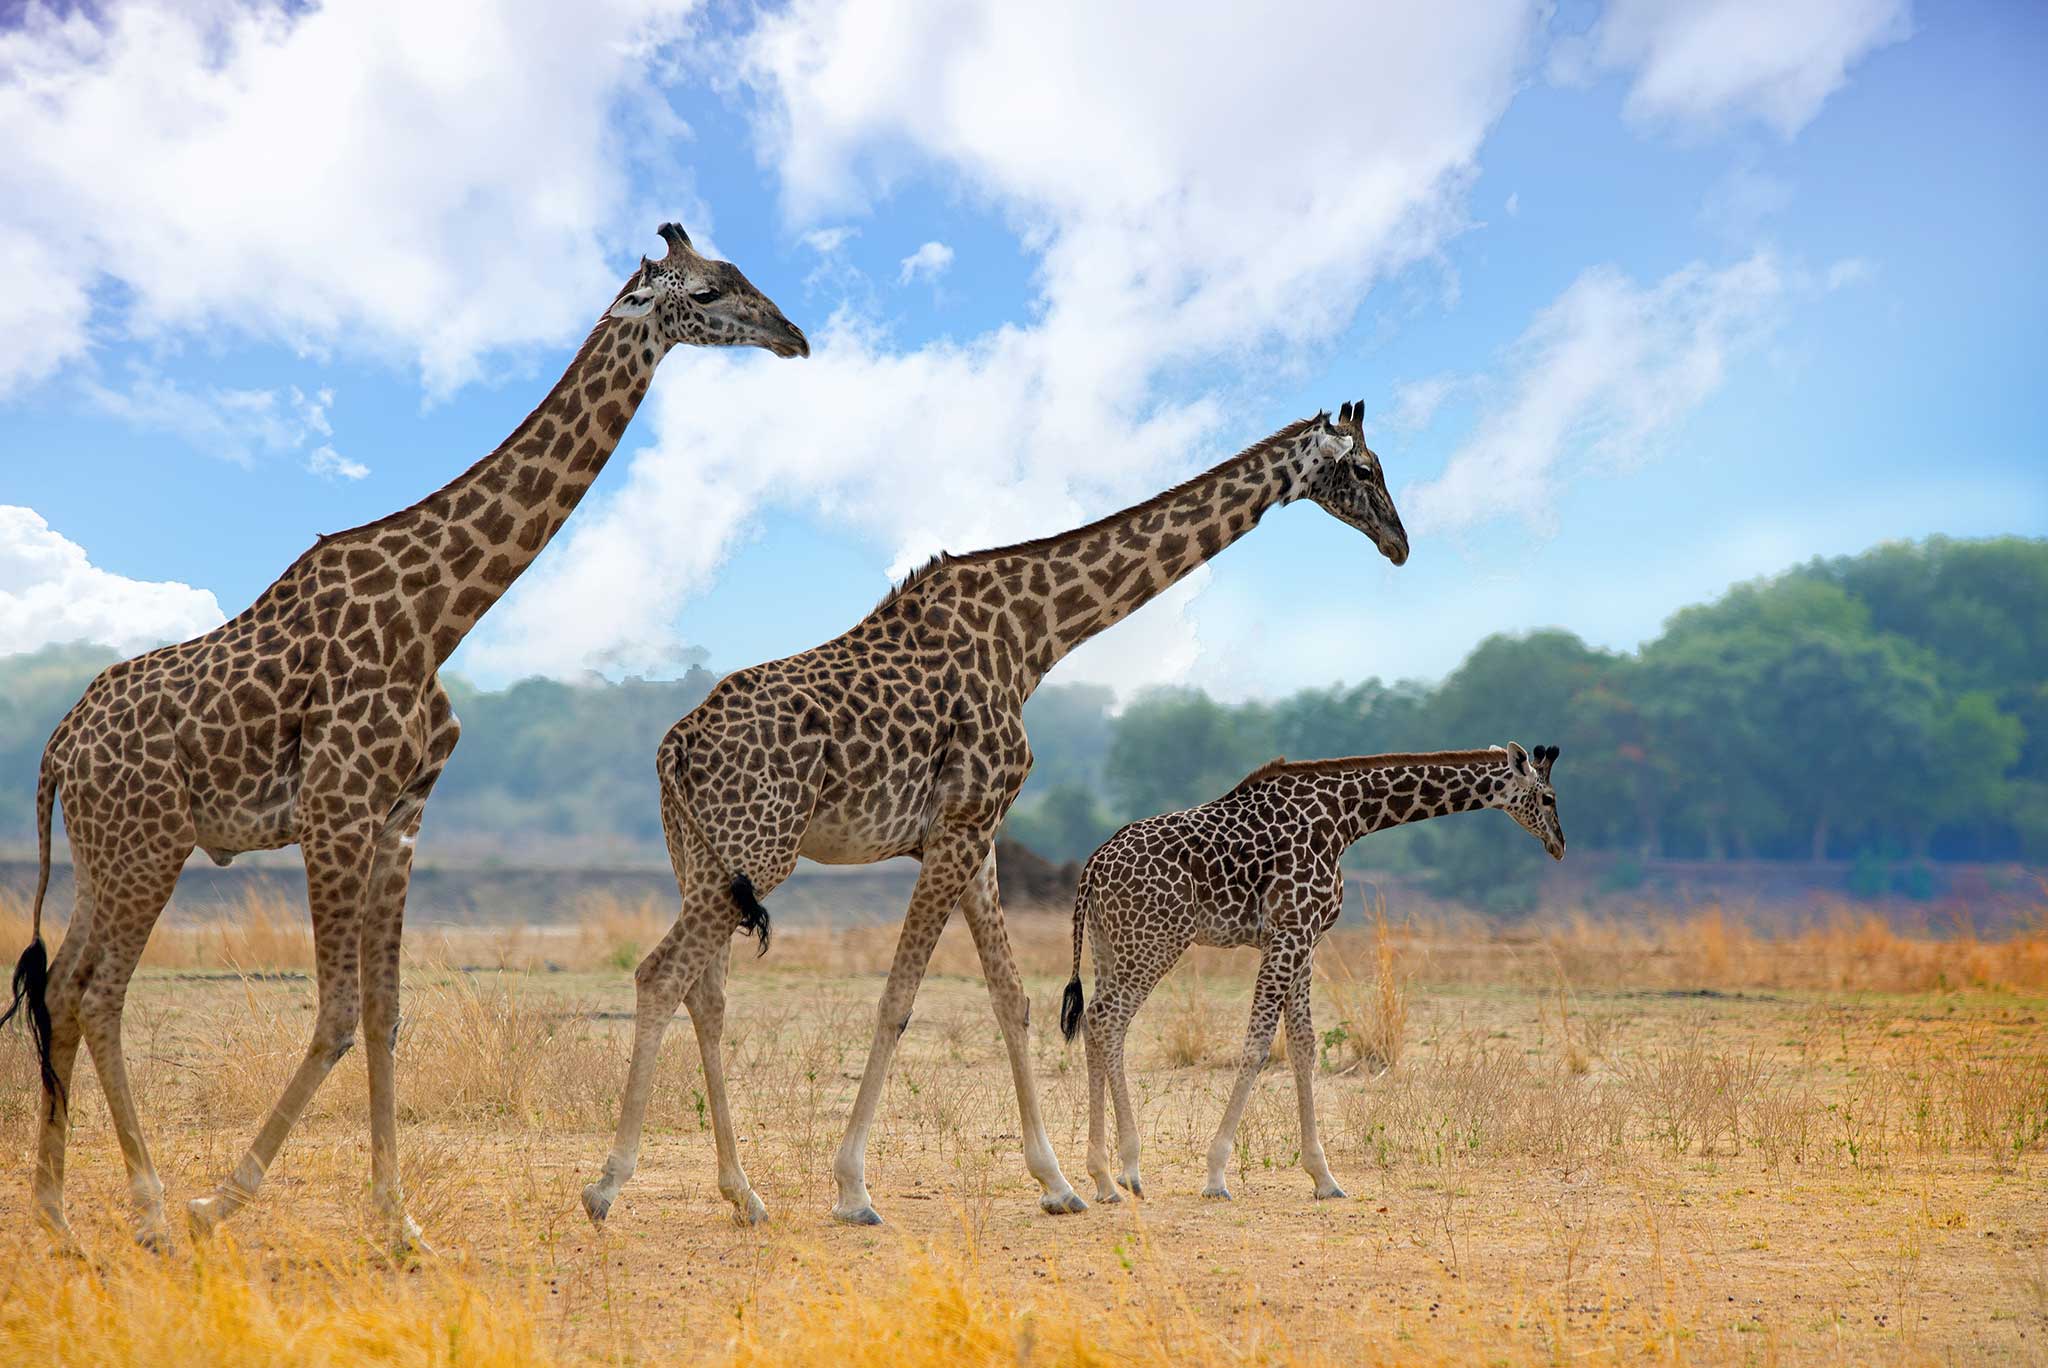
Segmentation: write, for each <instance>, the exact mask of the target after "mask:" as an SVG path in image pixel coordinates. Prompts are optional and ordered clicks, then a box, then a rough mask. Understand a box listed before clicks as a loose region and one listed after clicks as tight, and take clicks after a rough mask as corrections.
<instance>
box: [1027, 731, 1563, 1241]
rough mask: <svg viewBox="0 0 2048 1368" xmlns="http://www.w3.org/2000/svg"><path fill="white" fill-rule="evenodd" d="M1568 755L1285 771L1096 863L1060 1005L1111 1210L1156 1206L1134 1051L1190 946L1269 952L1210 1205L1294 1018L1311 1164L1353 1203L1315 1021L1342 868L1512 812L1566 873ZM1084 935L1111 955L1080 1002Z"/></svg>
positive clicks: (1147, 832)
mask: <svg viewBox="0 0 2048 1368" xmlns="http://www.w3.org/2000/svg"><path fill="white" fill-rule="evenodd" d="M1557 754H1558V752H1557V747H1555V746H1538V747H1537V748H1536V749H1535V751H1534V752H1533V753H1532V752H1528V751H1524V750H1523V749H1522V747H1521V746H1520V745H1518V744H1515V743H1512V742H1511V743H1509V744H1508V745H1507V746H1505V747H1502V746H1494V747H1491V748H1489V749H1487V750H1474V751H1436V752H1430V753H1425V754H1403V755H1364V756H1350V757H1346V758H1343V759H1336V760H1309V761H1292V762H1291V761H1288V760H1285V759H1280V760H1274V761H1272V762H1271V763H1269V764H1266V765H1262V766H1260V767H1259V768H1258V769H1256V770H1254V771H1252V772H1251V773H1250V774H1249V775H1247V776H1245V778H1244V779H1243V780H1242V781H1241V782H1240V783H1239V784H1238V785H1237V787H1235V788H1233V789H1231V791H1230V792H1228V793H1226V794H1224V795H1223V796H1222V797H1220V798H1215V799H1212V800H1210V801H1209V802H1206V803H1203V804H1201V805H1200V806H1198V807H1192V808H1188V809H1186V810H1185V811H1182V812H1168V813H1162V814H1161V815H1159V816H1157V817H1146V818H1143V819H1141V820H1139V821H1135V822H1132V823H1131V824H1130V825H1128V826H1126V827H1124V828H1123V829H1121V830H1120V831H1118V832H1117V833H1116V834H1115V835H1113V836H1111V837H1110V838H1109V839H1108V840H1107V841H1104V842H1103V843H1102V846H1101V848H1099V849H1098V850H1096V852H1095V853H1094V854H1093V855H1090V856H1089V857H1088V862H1087V863H1086V864H1085V865H1084V866H1083V867H1082V870H1081V882H1080V886H1079V888H1078V889H1076V891H1075V894H1074V972H1073V978H1072V979H1071V980H1070V981H1069V982H1068V984H1067V990H1066V994H1065V997H1064V998H1063V1000H1062V1002H1061V1007H1060V1030H1061V1032H1062V1033H1063V1034H1064V1035H1065V1036H1066V1038H1067V1039H1068V1040H1072V1039H1073V1038H1074V1037H1075V1035H1076V1034H1078V1033H1080V1032H1082V1031H1083V1030H1085V1031H1086V1033H1087V1054H1088V1174H1089V1176H1090V1177H1091V1178H1093V1179H1094V1180H1095V1198H1096V1200H1097V1201H1100V1202H1114V1201H1117V1200H1119V1198H1118V1196H1117V1189H1118V1187H1120V1186H1121V1187H1123V1188H1125V1189H1127V1190H1129V1191H1130V1192H1131V1193H1132V1194H1133V1195H1134V1196H1142V1195H1143V1193H1144V1187H1143V1183H1142V1181H1141V1179H1140V1177H1139V1174H1138V1150H1139V1137H1138V1117H1137V1112H1136V1111H1135V1110H1134V1109H1133V1108H1132V1106H1131V1098H1130V1090H1129V1086H1128V1084H1127V1083H1126V1081H1125V1077H1124V1036H1125V1034H1126V1032H1128V1031H1129V1029H1130V1025H1131V1020H1132V1018H1133V1017H1135V1016H1136V1015H1137V1013H1138V1009H1139V1008H1140V1007H1141V1006H1143V1005H1144V1002H1145V999H1146V997H1147V996H1148V995H1149V994H1150V993H1151V992H1152V989H1153V988H1154V987H1155V986H1157V984H1158V983H1159V980H1160V979H1162V978H1164V977H1165V976H1166V973H1167V971H1168V970H1170V969H1172V968H1173V966H1174V964H1175V963H1176V962H1177V961H1178V960H1179V959H1180V957H1181V955H1182V954H1183V953H1184V952H1185V951H1186V950H1187V948H1188V947H1189V946H1190V945H1210V946H1222V947H1226V948H1228V947H1237V946H1256V947H1257V948H1258V950H1259V951H1260V959H1259V969H1258V975H1257V977H1256V978H1255V979H1254V981H1253V986H1252V1013H1251V1023H1250V1025H1249V1026H1248V1027H1247V1029H1246V1031H1245V1039H1244V1052H1243V1055H1242V1056H1241V1057H1240V1059H1239V1063H1238V1073H1237V1081H1236V1084H1235V1086H1234V1087H1233V1088H1232V1089H1231V1093H1230V1101H1229V1103H1228V1104H1227V1105H1226V1106H1225V1108H1224V1111H1223V1120H1222V1122H1221V1124H1219V1125H1218V1126H1217V1128H1216V1137H1215V1139H1214V1140H1213V1141H1212V1142H1211V1143H1210V1146H1209V1154H1208V1178H1207V1181H1206V1183H1205V1184H1204V1186H1203V1189H1202V1193H1203V1195H1204V1196H1206V1197H1214V1198H1219V1199H1228V1198H1229V1196H1230V1187H1229V1184H1228V1181H1227V1177H1226V1174H1225V1168H1226V1166H1227V1165H1228V1164H1229V1162H1230V1156H1231V1153H1232V1151H1233V1150H1234V1148H1235V1146H1236V1142H1237V1126H1238V1121H1239V1119H1240V1118H1241V1117H1242V1116H1243V1115H1244V1108H1245V1103H1246V1102H1247V1101H1248V1100H1249V1099H1250V1097H1251V1090H1252V1085H1253V1084H1254V1083H1255V1082H1256V1081H1257V1079H1258V1076H1259V1072H1260V1071H1261V1070H1262V1069H1264V1068H1265V1066H1266V1061H1267V1059H1268V1057H1269V1056H1270V1053H1271V1050H1272V1047H1273V1033H1274V1030H1275V1029H1276V1028H1277V1026H1278V1024H1279V1021H1280V1019H1281V1017H1282V1016H1283V1015H1284V1016H1285V1018H1286V1021H1287V1058H1288V1063H1289V1064H1290V1065H1292V1066H1293V1069H1294V1088H1295V1101H1296V1104H1297V1106H1298V1108H1299V1110H1300V1124H1301V1163H1302V1167H1303V1168H1305V1169H1307V1170H1308V1174H1309V1177H1311V1178H1312V1179H1314V1180H1315V1185H1316V1196H1317V1197H1342V1196H1343V1195H1344V1190H1343V1189H1342V1188H1340V1187H1338V1186H1337V1180H1336V1179H1335V1178H1334V1177H1333V1176H1332V1175H1331V1173H1330V1165H1329V1161H1328V1160H1327V1159H1326V1158H1325V1157H1324V1155H1323V1145H1322V1140H1321V1138H1320V1136H1319V1135H1318V1132H1317V1129H1316V1110H1315V1064H1316V1034H1315V1023H1314V1021H1313V1019H1312V1017H1311V1015H1310V1010H1309V988H1310V975H1311V972H1312V970H1313V969H1314V965H1315V951H1316V946H1317V944H1318V943H1320V941H1321V940H1322V937H1323V933H1324V932H1326V931H1328V930H1329V929H1330V928H1331V927H1332V926H1334V925H1335V924H1336V922H1337V918H1338V915H1339V914H1340V913H1341V912H1342V911H1343V908H1344V876H1343V871H1342V869H1341V868H1340V866H1339V861H1340V860H1341V859H1342V857H1343V854H1344V852H1345V851H1346V850H1348V849H1349V848H1350V847H1351V845H1352V844H1353V843H1354V842H1356V841H1358V840H1360V839H1361V838H1363V837H1365V836H1369V835H1371V834H1372V833H1373V832H1375V831H1383V830H1385V829H1386V828H1388V827H1393V826H1400V825H1403V824H1405V823H1408V822H1420V821H1425V820H1427V819H1428V818H1431V817H1440V816H1443V815H1445V814H1446V813H1453V812H1472V811H1476V810H1478V809H1480V808H1499V809H1500V810H1502V811H1504V812H1506V813H1507V814H1508V815H1509V816H1511V817H1513V818H1514V819H1515V821H1516V822H1517V823H1518V824H1519V825H1520V826H1521V827H1522V828H1523V829H1524V830H1525V831H1527V832H1528V833H1529V834H1530V835H1532V836H1534V837H1535V838H1536V839H1537V840H1538V841H1540V842H1542V844H1543V848H1544V849H1545V850H1546V851H1547V852H1548V853H1549V854H1550V856H1551V857H1552V858H1553V859H1559V860H1561V859H1563V858H1564V827H1563V825H1562V823H1561V821H1560V820H1559V817H1558V812H1557V792H1556V790H1555V789H1553V788H1552V787H1551V784H1550V767H1551V765H1552V764H1553V763H1554V762H1555V761H1556V759H1557ZM1084 933H1085V934H1086V936H1087V938H1088V939H1089V940H1090V941H1092V942H1093V944H1094V948H1095V996H1094V998H1093V999H1092V1000H1089V999H1086V998H1085V996H1084V994H1083V991H1082V988H1081V948H1082V939H1083V935H1084ZM1105 1094H1107V1095H1108V1096H1109V1097H1111V1098H1113V1099H1114V1101H1115V1105H1116V1128H1117V1139H1118V1158H1119V1162H1120V1165H1121V1167H1120V1168H1119V1170H1118V1171H1117V1172H1116V1173H1115V1174H1112V1173H1111V1172H1110V1167H1109V1131H1108V1123H1107V1120H1106V1118H1105V1116H1104V1096H1105Z"/></svg>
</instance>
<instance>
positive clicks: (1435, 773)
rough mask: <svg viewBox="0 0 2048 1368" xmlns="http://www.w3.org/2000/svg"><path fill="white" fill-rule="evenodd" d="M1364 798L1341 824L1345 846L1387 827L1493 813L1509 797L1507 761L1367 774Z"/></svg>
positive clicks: (1453, 762)
mask: <svg viewBox="0 0 2048 1368" xmlns="http://www.w3.org/2000/svg"><path fill="white" fill-rule="evenodd" d="M1363 777H1364V779H1365V781H1366V782H1365V785H1364V792H1363V794H1362V796H1361V798H1360V800H1359V801H1357V802H1356V803H1355V805H1352V806H1351V808H1350V811H1349V812H1348V813H1346V814H1345V817H1344V818H1343V819H1340V822H1339V828H1340V835H1341V836H1345V837H1347V838H1348V839H1346V840H1345V844H1347V845H1348V844H1350V842H1351V841H1355V840H1358V839H1359V838H1360V837H1362V836H1370V835H1371V834H1372V833H1373V832H1375V831H1385V830H1386V829H1387V828H1388V827H1397V826H1406V825H1407V824H1408V823H1410V822H1423V821H1427V820H1429V819H1430V818H1431V817H1445V816H1448V815H1450V814H1451V813H1454V812H1477V811H1478V810H1479V809H1480V808H1484V807H1491V806H1493V804H1494V798H1495V797H1496V796H1497V795H1498V794H1500V793H1502V792H1505V791H1506V788H1507V777H1508V759H1507V757H1506V756H1505V755H1498V754H1497V753H1495V752H1490V751H1489V752H1480V753H1478V755H1476V756H1464V757H1460V758H1457V759H1449V758H1445V759H1430V760H1418V761H1414V762H1411V763H1404V764H1395V765H1378V766H1374V767H1372V768H1371V769H1370V770H1368V771H1366V772H1365V774H1364V776H1363Z"/></svg>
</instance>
